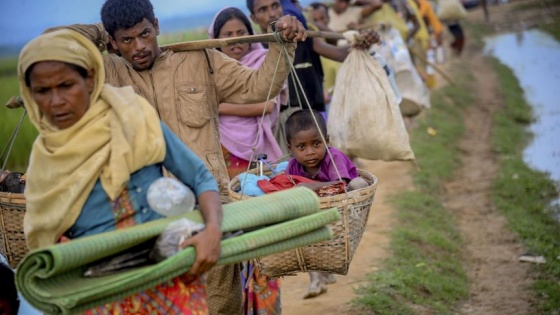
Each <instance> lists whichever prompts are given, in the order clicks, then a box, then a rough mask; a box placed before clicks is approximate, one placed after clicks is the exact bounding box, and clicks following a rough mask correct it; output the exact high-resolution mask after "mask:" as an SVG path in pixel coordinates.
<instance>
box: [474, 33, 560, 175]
mask: <svg viewBox="0 0 560 315" xmlns="http://www.w3.org/2000/svg"><path fill="white" fill-rule="evenodd" d="M485 52H486V53H487V54H490V55H492V56H494V57H496V58H497V59H499V60H500V61H501V62H502V63H503V64H505V65H507V66H508V67H509V68H510V69H512V70H513V72H514V74H515V76H516V77H517V79H518V80H519V83H520V85H521V87H522V88H523V91H524V92H525V99H526V100H527V103H529V104H530V105H531V106H532V107H533V113H534V116H535V118H536V121H535V122H534V123H532V124H531V125H530V131H531V132H532V133H533V135H534V138H533V140H532V141H531V143H530V144H529V145H528V146H527V147H526V149H525V151H524V152H523V158H524V160H525V162H526V163H527V164H528V165H530V166H531V167H532V168H534V169H537V170H540V171H544V172H548V173H550V176H551V178H552V179H553V180H555V181H556V182H557V183H558V182H560V97H558V95H559V94H558V93H559V92H560V43H559V42H557V41H556V40H555V39H554V38H553V37H552V36H550V35H548V34H547V33H544V32H542V31H539V30H526V31H521V32H517V33H510V34H504V35H499V36H495V37H491V38H487V39H486V47H485Z"/></svg>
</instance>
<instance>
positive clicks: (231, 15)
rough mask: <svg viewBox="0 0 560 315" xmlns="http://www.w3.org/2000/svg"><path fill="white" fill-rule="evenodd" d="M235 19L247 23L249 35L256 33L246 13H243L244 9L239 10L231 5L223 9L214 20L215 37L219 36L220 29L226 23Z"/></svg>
mask: <svg viewBox="0 0 560 315" xmlns="http://www.w3.org/2000/svg"><path fill="white" fill-rule="evenodd" d="M233 19H237V20H240V21H241V22H243V24H245V27H247V31H248V32H249V35H255V33H254V32H253V27H252V26H251V22H250V21H249V19H248V18H247V16H246V15H245V13H243V11H241V10H239V9H238V8H233V7H231V8H227V9H224V10H222V11H221V12H220V14H218V16H217V17H216V20H215V21H214V29H212V35H214V38H218V35H219V34H220V30H221V29H222V27H224V24H226V23H227V22H228V21H229V20H233Z"/></svg>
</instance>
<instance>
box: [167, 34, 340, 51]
mask: <svg viewBox="0 0 560 315" xmlns="http://www.w3.org/2000/svg"><path fill="white" fill-rule="evenodd" d="M307 37H322V38H325V39H344V36H342V34H339V33H333V32H320V31H307ZM275 41H276V37H275V36H274V34H273V33H268V34H258V35H248V36H240V37H231V38H214V39H203V40H195V41H190V42H182V43H176V44H170V45H165V46H161V49H163V50H173V51H189V50H200V49H205V48H218V47H226V46H228V45H233V44H239V43H249V44H252V43H265V42H275Z"/></svg>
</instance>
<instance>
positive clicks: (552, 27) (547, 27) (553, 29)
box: [540, 19, 560, 41]
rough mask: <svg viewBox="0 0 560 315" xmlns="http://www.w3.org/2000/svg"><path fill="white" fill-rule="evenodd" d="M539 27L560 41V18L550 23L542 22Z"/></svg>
mask: <svg viewBox="0 0 560 315" xmlns="http://www.w3.org/2000/svg"><path fill="white" fill-rule="evenodd" d="M540 28H541V29H542V30H544V31H546V32H547V33H549V34H550V35H552V36H554V38H556V40H557V41H560V19H556V20H555V21H554V22H553V23H551V24H543V25H541V26H540Z"/></svg>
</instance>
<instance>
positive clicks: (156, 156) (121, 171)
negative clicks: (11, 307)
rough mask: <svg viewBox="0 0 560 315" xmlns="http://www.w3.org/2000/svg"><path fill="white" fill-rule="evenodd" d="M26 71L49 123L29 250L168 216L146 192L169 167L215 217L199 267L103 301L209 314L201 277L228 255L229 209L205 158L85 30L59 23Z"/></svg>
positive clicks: (36, 164)
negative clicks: (224, 239)
mask: <svg viewBox="0 0 560 315" xmlns="http://www.w3.org/2000/svg"><path fill="white" fill-rule="evenodd" d="M18 78H19V85H20V93H21V95H22V98H23V100H24V103H25V106H26V109H27V111H28V112H29V119H30V120H31V122H32V123H33V125H34V126H35V127H36V128H37V129H38V131H39V136H38V137H37V139H36V140H35V142H34V144H33V149H32V152H31V157H30V163H29V167H28V170H27V186H26V189H25V197H26V200H27V210H26V214H25V217H24V232H25V235H26V239H27V244H28V246H29V248H30V249H36V248H41V247H45V246H49V245H52V244H55V243H57V242H59V241H60V240H61V239H66V238H68V239H73V238H78V237H83V236H88V235H93V234H98V233H102V232H106V231H110V230H114V229H120V228H126V227H129V226H133V225H136V224H141V223H144V222H147V221H151V220H155V219H159V218H161V215H159V214H157V213H156V212H154V211H153V209H152V208H151V207H150V206H149V205H148V203H147V200H146V199H147V198H146V192H147V190H148V186H149V185H150V184H151V183H152V182H154V181H155V180H156V179H158V178H161V177H162V176H163V173H162V168H163V167H165V168H166V169H168V170H169V171H171V173H173V174H174V175H175V176H176V177H177V178H178V179H179V180H180V181H181V182H183V183H184V184H185V185H187V186H189V187H190V188H191V189H192V190H193V191H194V193H195V195H196V196H197V200H198V203H199V204H200V208H201V211H202V213H203V215H204V218H205V223H206V228H205V230H204V231H203V232H201V233H199V234H198V235H197V236H194V237H193V238H191V239H188V240H187V241H185V242H184V243H183V244H182V246H185V247H186V246H190V245H193V246H194V247H195V248H196V253H197V259H196V263H195V264H194V265H193V267H192V268H191V270H190V271H189V274H186V275H182V276H179V277H177V278H175V279H173V280H171V281H169V282H167V283H164V284H161V285H158V286H156V287H154V288H152V289H149V290H146V291H144V292H141V293H140V294H137V295H135V296H131V297H127V298H125V299H124V300H122V301H120V302H116V303H112V304H108V305H104V306H102V308H103V309H104V310H119V311H120V312H122V313H132V312H138V311H141V312H142V313H162V314H167V313H177V312H179V313H183V314H190V313H191V312H197V314H199V313H201V312H202V313H204V312H205V311H206V312H207V304H206V292H205V287H204V284H203V282H202V281H201V279H200V278H199V277H198V275H200V274H202V273H204V272H206V271H208V270H209V269H210V268H211V267H212V266H213V265H214V264H215V262H216V261H217V260H218V258H219V255H220V239H221V229H220V226H221V219H222V212H221V204H220V200H219V194H218V186H217V183H216V181H215V179H214V178H213V177H212V175H211V173H210V172H209V171H208V170H207V169H206V167H205V165H204V163H203V162H202V161H201V160H199V159H198V157H196V155H194V153H192V152H191V151H190V150H189V149H188V148H187V147H186V146H185V145H184V144H183V143H182V142H181V140H179V139H178V138H177V137H176V136H175V135H174V134H173V133H172V132H171V131H170V130H169V129H168V128H167V127H166V126H165V125H163V124H161V123H160V121H159V119H158V117H157V114H156V112H155V110H154V109H153V108H152V107H151V106H150V105H149V103H148V102H147V101H146V100H145V99H143V98H142V97H140V96H138V95H137V94H135V93H134V91H133V89H132V88H131V87H125V88H115V87H112V86H109V85H105V84H104V82H105V72H104V67H103V61H102V57H101V54H100V52H99V51H98V50H97V48H96V47H95V46H94V44H93V43H92V42H91V41H89V40H88V39H86V38H85V37H83V36H82V35H80V34H79V33H76V32H74V31H71V30H59V31H54V32H51V33H46V34H44V35H41V36H39V37H37V38H36V39H34V40H32V41H31V42H29V43H28V44H27V45H26V46H25V47H24V49H23V50H22V52H21V54H20V57H19V64H18ZM92 313H95V310H92Z"/></svg>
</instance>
